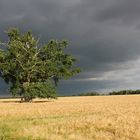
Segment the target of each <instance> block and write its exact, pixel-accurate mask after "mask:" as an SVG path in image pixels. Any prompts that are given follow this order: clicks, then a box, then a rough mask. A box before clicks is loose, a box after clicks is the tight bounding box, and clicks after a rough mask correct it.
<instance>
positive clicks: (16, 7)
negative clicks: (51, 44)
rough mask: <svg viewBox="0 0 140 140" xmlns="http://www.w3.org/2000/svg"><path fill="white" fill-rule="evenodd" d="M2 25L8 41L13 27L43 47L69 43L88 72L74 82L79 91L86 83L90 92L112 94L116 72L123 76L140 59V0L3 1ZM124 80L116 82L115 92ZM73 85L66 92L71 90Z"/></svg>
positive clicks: (0, 3) (0, 7)
mask: <svg viewBox="0 0 140 140" xmlns="http://www.w3.org/2000/svg"><path fill="white" fill-rule="evenodd" d="M0 19H1V22H0V36H1V37H0V38H1V39H4V40H5V39H6V36H5V35H4V32H3V31H4V30H6V29H7V28H8V27H11V26H17V27H19V28H20V29H21V30H22V31H26V30H30V29H31V30H32V31H33V33H34V34H35V35H36V36H40V37H41V41H43V42H45V41H48V40H49V39H51V38H56V39H68V40H69V42H70V47H69V48H68V52H70V53H72V54H73V55H75V56H76V57H77V58H78V59H79V61H78V62H77V65H78V66H80V67H82V69H83V72H82V73H81V74H79V75H78V76H76V77H75V78H73V79H72V80H76V79H80V80H82V82H80V81H79V80H76V81H75V84H74V85H75V86H76V85H77V87H78V89H80V87H82V84H84V82H86V83H88V84H85V85H86V87H85V89H86V90H87V89H91V90H92V89H93V90H94V89H100V88H101V89H105V87H106V88H107V87H109V88H112V87H113V86H111V85H110V84H109V83H112V81H111V82H110V79H111V78H113V74H114V73H113V74H112V71H114V70H115V71H117V72H118V75H121V73H122V72H121V70H126V69H127V70H129V68H130V67H131V65H132V63H131V61H133V62H135V60H137V59H138V57H139V53H140V32H139V25H140V1H139V0H86V1H85V0H71V1H70V0H59V1H58V0H24V1H23V0H0ZM133 71H135V69H133ZM109 72H110V73H111V74H112V77H110V79H109V80H108V82H107V79H106V78H102V77H106V75H108V74H107V73H109ZM115 74H116V73H115ZM121 77H123V75H121ZM133 77H134V75H133ZM89 78H90V79H89ZM72 80H70V81H69V84H70V83H72ZM88 80H89V81H88ZM122 80H123V79H122V78H120V80H119V79H116V81H114V83H116V84H115V86H117V85H118V87H119V83H121V82H120V81H122ZM89 82H90V84H89ZM81 83H82V84H81ZM74 85H72V86H70V87H67V86H64V87H67V88H66V90H67V89H71V90H72V87H73V88H74V87H75V86H74ZM88 85H89V86H90V87H89V86H88ZM121 85H122V83H121ZM126 85H127V84H126ZM78 89H77V90H78ZM75 91H76V90H75Z"/></svg>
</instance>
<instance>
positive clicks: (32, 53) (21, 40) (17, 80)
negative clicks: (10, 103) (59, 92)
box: [0, 28, 80, 98]
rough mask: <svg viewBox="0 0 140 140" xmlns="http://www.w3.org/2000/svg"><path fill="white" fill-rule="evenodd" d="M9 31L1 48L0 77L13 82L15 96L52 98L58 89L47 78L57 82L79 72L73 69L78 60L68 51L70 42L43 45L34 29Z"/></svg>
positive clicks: (12, 29) (55, 41)
mask: <svg viewBox="0 0 140 140" xmlns="http://www.w3.org/2000/svg"><path fill="white" fill-rule="evenodd" d="M7 34H8V37H9V42H8V43H7V45H6V49H5V50H3V49H0V73H1V75H0V76H1V77H2V78H3V79H4V80H5V81H6V82H7V83H9V84H10V86H11V88H10V89H11V92H12V93H13V95H21V96H23V97H25V96H26V98H27V97H32V98H35V97H40V98H43V97H44V98H46V97H47V98H51V97H52V98H53V97H54V95H55V94H56V92H55V89H54V88H53V86H51V85H52V84H53V83H52V82H49V84H48V81H54V83H55V85H57V83H58V81H59V80H61V79H67V78H70V77H71V76H74V75H75V74H77V73H79V72H80V70H79V69H77V68H74V62H75V61H76V59H75V58H73V57H72V56H71V55H70V54H66V53H65V48H66V47H67V46H68V42H67V41H65V40H64V41H57V40H50V41H49V43H47V44H44V45H40V44H39V42H38V39H36V38H35V37H33V35H32V33H31V32H26V33H21V32H20V31H19V30H18V29H17V28H11V29H9V30H8V31H7ZM25 83H28V84H27V86H25Z"/></svg>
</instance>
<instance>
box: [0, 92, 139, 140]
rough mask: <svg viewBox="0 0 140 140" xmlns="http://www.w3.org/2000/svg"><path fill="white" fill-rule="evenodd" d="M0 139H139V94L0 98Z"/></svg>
mask: <svg viewBox="0 0 140 140" xmlns="http://www.w3.org/2000/svg"><path fill="white" fill-rule="evenodd" d="M0 140H140V96H139V95H130V96H94V97H93V96H92V97H59V98H58V99H57V100H51V101H48V100H35V101H34V102H33V103H19V102H18V99H3V100H0Z"/></svg>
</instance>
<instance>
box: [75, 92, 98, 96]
mask: <svg viewBox="0 0 140 140" xmlns="http://www.w3.org/2000/svg"><path fill="white" fill-rule="evenodd" d="M99 95H100V94H99V93H98V92H96V91H94V92H87V93H80V94H78V95H73V96H99Z"/></svg>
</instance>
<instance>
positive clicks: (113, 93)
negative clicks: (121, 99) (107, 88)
mask: <svg viewBox="0 0 140 140" xmlns="http://www.w3.org/2000/svg"><path fill="white" fill-rule="evenodd" d="M130 94H140V90H139V89H138V90H120V91H113V92H110V93H109V95H130Z"/></svg>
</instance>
